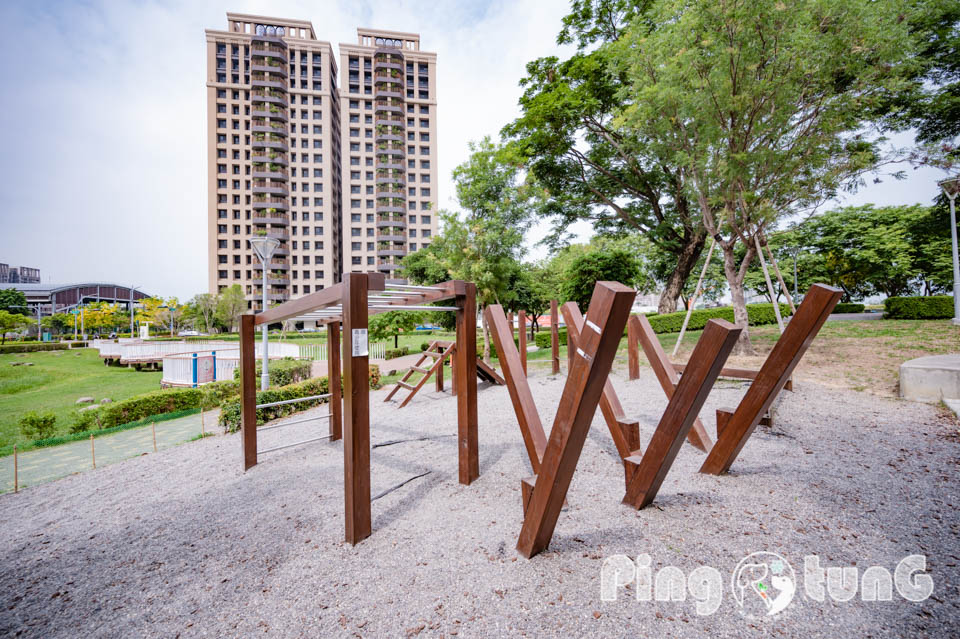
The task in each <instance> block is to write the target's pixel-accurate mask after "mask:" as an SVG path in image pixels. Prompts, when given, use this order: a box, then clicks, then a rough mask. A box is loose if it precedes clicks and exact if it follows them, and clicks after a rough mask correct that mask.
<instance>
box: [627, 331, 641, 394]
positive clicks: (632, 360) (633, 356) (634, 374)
mask: <svg viewBox="0 0 960 639" xmlns="http://www.w3.org/2000/svg"><path fill="white" fill-rule="evenodd" d="M639 342H640V334H639V326H638V324H637V323H636V322H633V321H629V320H628V321H627V371H628V375H627V376H628V378H629V379H631V380H634V379H640V348H639Z"/></svg>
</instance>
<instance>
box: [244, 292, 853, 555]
mask: <svg viewBox="0 0 960 639" xmlns="http://www.w3.org/2000/svg"><path fill="white" fill-rule="evenodd" d="M635 296H636V292H635V291H634V290H633V289H630V288H628V287H626V286H623V285H622V284H620V283H618V282H597V284H596V286H595V289H594V292H593V297H592V298H591V302H590V306H589V309H588V312H587V315H586V316H585V317H584V316H583V315H582V314H581V312H580V309H579V308H578V307H577V306H576V304H574V303H572V302H568V303H566V304H564V305H563V307H562V308H561V309H559V311H560V312H562V313H563V316H564V319H565V321H566V325H567V332H568V335H567V339H568V342H567V349H568V369H567V376H566V381H565V383H564V388H563V394H562V396H561V398H560V402H559V405H558V407H557V409H556V414H555V417H554V420H553V425H552V427H551V429H550V431H549V433H547V432H546V431H545V430H544V427H543V424H542V422H541V420H540V416H539V413H538V412H537V408H536V405H535V403H534V400H533V395H532V393H531V391H530V386H529V383H528V382H527V375H526V334H525V330H526V329H525V317H524V315H523V313H522V312H521V313H520V314H519V317H518V319H519V328H520V338H519V343H520V346H521V348H519V349H518V347H517V345H516V344H515V343H514V333H513V324H512V321H508V319H507V315H506V314H505V313H504V311H503V308H502V307H500V306H498V305H492V306H489V307H487V308H486V309H485V310H484V313H485V317H486V319H487V323H488V325H489V326H490V329H491V334H492V337H493V340H494V344H495V345H496V349H497V353H498V356H499V363H500V366H501V370H502V373H503V379H502V383H504V384H505V385H506V386H507V389H508V392H509V395H510V400H511V402H512V404H513V408H514V412H515V414H516V417H517V422H518V425H519V427H520V433H521V437H522V439H523V443H524V446H525V448H526V452H527V457H528V459H529V461H530V466H531V468H532V470H533V473H534V474H533V476H531V477H525V478H523V479H521V486H520V488H521V498H522V506H523V513H524V517H523V525H522V528H521V531H520V534H519V539H518V542H517V549H518V551H519V552H520V553H521V554H522V555H524V556H525V557H528V558H529V557H532V556H534V555H536V554H538V553H539V552H542V551H543V550H544V549H546V548H547V546H548V545H549V543H550V539H551V537H552V535H553V531H554V528H555V526H556V523H557V520H558V518H559V516H560V512H561V509H562V507H563V505H564V503H565V501H566V496H567V490H568V489H569V486H570V482H571V480H572V477H573V473H574V471H575V470H576V466H577V462H578V460H579V457H580V454H581V452H582V450H583V445H584V442H585V440H586V437H587V433H588V431H589V429H590V425H591V422H592V421H593V418H594V415H595V413H596V410H597V407H598V406H599V408H600V410H601V413H602V415H603V419H604V422H605V423H606V425H607V429H608V431H609V432H610V436H611V438H612V440H613V443H614V445H615V447H616V450H617V453H618V454H619V456H620V459H621V462H622V464H623V468H624V479H625V493H624V496H623V498H622V501H623V503H624V504H627V505H629V506H632V507H633V508H637V509H639V508H643V507H644V506H646V505H648V504H650V503H651V502H652V501H653V500H654V498H655V497H656V494H657V491H658V490H659V488H660V486H661V484H662V483H663V480H664V478H665V477H666V475H667V473H668V472H669V470H670V467H671V465H672V464H673V461H674V460H675V459H676V457H677V455H678V454H679V452H680V449H681V447H682V445H683V442H684V440H687V441H689V443H690V444H691V445H692V446H694V447H695V448H697V449H698V450H700V451H701V452H703V453H705V454H706V459H705V460H704V462H703V465H702V467H701V468H700V472H702V473H707V474H721V473H725V472H726V471H728V470H729V469H730V466H731V465H732V464H733V462H734V461H735V460H736V458H737V456H738V454H739V453H740V451H741V450H742V449H743V447H744V445H745V444H746V441H747V440H748V439H749V437H750V435H751V434H752V433H753V431H754V429H755V428H756V426H757V425H758V424H760V423H763V422H764V420H766V421H767V423H769V411H770V409H771V407H772V406H773V404H774V402H775V400H776V399H777V396H778V395H779V393H780V391H781V390H783V389H784V387H785V386H787V384H788V383H789V380H790V376H791V374H792V373H793V370H794V368H795V367H796V366H797V364H798V363H799V361H800V359H801V358H802V357H803V355H804V353H805V352H806V350H807V348H808V347H809V345H810V343H811V342H812V341H813V339H814V338H815V337H816V335H817V333H818V331H819V330H820V328H821V327H822V326H823V323H824V322H825V321H826V318H827V316H828V315H829V314H830V313H831V312H832V310H833V308H834V306H836V304H837V302H838V301H839V299H840V296H841V291H840V290H838V289H834V288H831V287H828V286H823V285H819V284H818V285H814V286H813V287H812V288H811V289H810V291H809V292H808V294H807V296H806V297H805V298H804V301H803V303H802V304H801V305H800V306H799V308H798V309H797V310H796V312H795V313H794V315H793V317H792V319H791V321H790V322H789V323H788V324H786V327H785V328H784V330H783V332H782V335H781V337H780V339H779V340H778V342H777V343H776V345H775V346H774V348H773V350H772V351H771V352H770V354H769V356H768V357H767V359H766V361H765V362H764V364H763V366H762V367H761V368H760V370H758V371H744V370H742V369H727V368H724V364H725V362H726V360H727V357H728V355H729V354H730V352H731V350H732V349H733V346H734V345H735V343H736V341H737V339H738V337H739V335H740V333H741V331H742V328H740V327H737V326H734V325H733V324H731V323H729V322H726V321H723V320H717V319H712V320H710V321H709V322H707V325H706V327H705V328H704V331H703V333H702V335H701V337H700V339H699V340H698V342H697V344H696V347H695V348H694V351H693V353H692V355H691V357H690V360H689V363H688V364H687V365H686V366H683V367H679V366H675V365H674V364H672V363H671V362H670V360H669V359H668V358H667V356H666V353H665V352H664V350H663V348H662V347H661V346H660V343H659V341H658V340H657V338H656V336H655V335H654V333H653V331H652V329H651V328H650V325H649V322H647V321H646V318H645V317H643V316H630V308H631V306H632V304H633V300H634V298H635ZM447 300H451V301H452V302H453V305H452V306H450V307H437V306H427V305H428V304H433V303H436V302H442V301H447ZM390 310H450V311H455V312H456V340H455V341H453V342H444V341H434V342H432V343H431V344H430V345H429V347H428V348H427V349H426V350H425V351H423V355H422V356H421V358H420V360H419V361H418V363H417V364H416V365H415V366H414V367H413V368H412V369H411V370H410V371H408V373H407V374H406V375H405V376H404V378H403V379H401V381H400V383H398V384H397V385H396V386H395V387H394V388H393V390H391V392H390V393H389V394H388V396H387V399H388V400H389V399H390V398H392V397H393V396H394V395H395V394H396V393H397V392H398V391H399V390H400V389H401V388H402V389H406V390H408V391H410V394H409V395H408V396H407V397H406V398H405V399H404V400H403V401H402V402H401V404H400V406H401V407H402V406H405V405H407V404H408V403H409V401H410V400H411V398H412V397H413V396H414V395H415V394H416V392H417V391H419V390H420V389H421V388H422V387H423V386H424V385H425V384H426V383H427V381H428V380H429V378H430V377H434V379H435V383H436V386H437V389H438V390H442V389H443V384H444V381H443V369H444V363H445V362H446V361H448V360H449V361H450V362H451V377H452V386H453V391H454V394H455V395H456V397H457V442H458V445H457V451H458V453H457V454H458V469H459V481H460V483H461V484H464V485H469V484H470V483H471V482H472V481H474V480H475V479H477V478H478V477H479V474H480V469H479V457H478V413H477V378H478V375H483V374H484V371H483V370H482V369H478V364H482V362H479V363H478V358H477V357H476V338H477V330H476V320H477V309H476V286H475V285H474V284H473V283H471V282H464V281H459V280H456V281H450V282H444V283H442V284H437V285H434V286H407V285H388V284H386V283H385V279H384V276H383V275H382V274H376V273H345V274H344V276H343V281H342V282H341V283H340V284H337V285H335V286H333V287H330V288H327V289H323V290H322V291H318V292H316V293H314V294H311V295H307V296H305V297H303V298H300V299H297V300H293V301H290V302H286V303H284V304H281V305H279V306H277V307H274V308H272V309H270V310H268V311H266V312H264V313H261V314H259V315H244V316H242V321H241V335H240V349H241V357H240V368H241V421H242V442H243V444H242V447H243V465H244V469H249V468H251V467H252V466H254V465H255V464H256V463H257V455H258V452H259V453H260V454H263V453H265V452H269V450H276V448H274V449H269V450H268V451H258V450H257V423H256V419H257V417H256V412H257V409H258V408H266V407H269V406H274V405H277V404H279V403H292V402H297V401H305V400H310V399H317V398H329V400H330V412H329V415H327V416H325V417H326V418H328V419H329V435H326V436H324V437H321V438H317V439H325V438H328V439H331V440H337V439H341V437H342V438H343V441H344V444H343V450H344V507H345V513H346V518H345V537H346V540H347V541H348V542H349V543H351V544H356V543H357V542H359V541H361V540H362V539H364V538H365V537H367V536H369V535H370V533H371V523H370V522H371V518H370V501H371V499H370V413H369V384H368V354H367V339H366V331H367V321H368V317H369V315H372V314H375V313H379V312H386V311H390ZM552 310H553V312H554V316H555V317H556V314H557V311H558V308H557V304H556V302H554V303H553V304H552ZM292 318H297V319H310V320H317V321H318V322H321V323H324V324H326V326H327V335H328V340H329V352H330V361H329V382H330V392H329V394H328V395H323V396H314V397H308V398H302V399H298V400H288V401H287V402H275V403H270V404H261V405H257V403H256V387H255V384H256V377H255V357H254V355H255V351H254V331H255V327H256V326H258V325H264V324H270V323H273V322H279V321H283V320H286V319H292ZM556 324H557V322H556V321H555V320H554V322H553V327H552V329H551V330H552V334H553V338H552V344H551V346H552V355H553V357H552V360H553V361H552V368H553V370H554V371H556V372H559V349H558V341H557V328H556ZM341 325H342V327H343V334H344V339H343V340H342V345H341V343H340V342H341V340H340V327H341ZM627 327H629V332H628V360H629V369H630V377H631V379H634V378H636V376H637V375H638V370H637V374H636V375H635V369H638V367H639V348H640V347H641V345H642V348H643V350H644V353H645V354H646V357H647V359H648V361H649V362H650V364H651V367H652V368H653V370H654V372H655V374H656V376H657V378H658V380H659V382H660V384H661V387H662V388H663V391H664V393H665V394H666V396H667V398H668V403H667V407H666V410H665V411H664V413H663V415H662V417H661V418H660V420H659V422H658V424H657V426H656V429H655V431H654V433H653V436H652V437H651V439H650V441H649V443H648V445H647V448H646V450H642V449H641V444H640V427H639V423H638V422H637V421H636V420H632V419H630V418H628V417H627V416H626V415H625V414H624V410H623V407H622V404H621V402H620V399H619V397H618V396H617V393H616V391H615V389H614V387H613V385H612V383H611V382H610V379H609V374H610V370H611V368H612V365H613V360H614V357H615V355H616V352H617V348H618V346H619V343H620V339H621V337H622V335H623V333H624V329H625V328H627ZM338 346H342V358H343V359H342V370H343V372H342V375H341V361H340V359H339V357H338V356H337V352H338V348H337V347H338ZM427 362H430V364H429V367H427V366H424V364H426V363H427ZM414 373H420V374H421V375H422V377H421V379H420V380H419V381H418V382H416V383H415V384H411V383H408V381H407V380H409V379H410V377H411V375H412V374H414ZM494 374H495V372H494ZM721 376H734V377H745V378H748V379H750V380H751V384H750V387H749V389H748V390H747V392H746V394H745V395H744V396H743V398H742V400H741V401H740V403H739V405H738V406H737V407H736V408H721V409H718V410H717V441H716V442H715V443H714V442H713V441H712V440H711V438H710V436H709V434H708V433H707V431H706V429H705V427H704V425H703V423H702V422H701V420H700V418H699V413H700V410H701V409H702V407H703V404H704V402H705V401H706V399H707V396H708V395H709V393H710V391H711V389H712V388H713V385H714V382H715V381H716V380H717V378H718V377H721ZM341 384H342V394H341ZM341 401H342V405H343V407H342V410H341ZM280 425H284V424H280ZM280 425H278V426H280ZM272 427H274V426H268V427H266V428H272ZM308 441H314V440H308ZM301 443H305V442H297V443H296V444H291V445H298V444H301ZM278 448H279V447H278Z"/></svg>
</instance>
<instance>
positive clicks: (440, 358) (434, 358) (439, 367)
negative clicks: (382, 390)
mask: <svg viewBox="0 0 960 639" xmlns="http://www.w3.org/2000/svg"><path fill="white" fill-rule="evenodd" d="M456 345H457V343H456V342H444V341H441V340H434V341H432V342H430V345H429V346H427V350H425V351H423V352H422V353H421V354H420V359H418V360H417V363H416V364H414V365H413V366H411V367H410V368H409V369H407V372H406V373H404V374H403V377H401V378H400V381H398V382H397V385H396V386H394V387H393V390H391V391H390V392H389V393H387V396H386V397H385V398H384V399H383V401H385V402H389V401H390V400H391V399H392V398H393V396H394V395H396V394H397V391H399V390H400V389H401V388H405V389H407V390H408V391H410V394H409V395H407V396H406V398H404V400H403V401H402V402H400V406H399V408H403V407H404V406H406V405H407V404H409V403H410V400H411V399H413V396H414V395H416V394H417V391H419V390H420V389H421V388H423V386H424V384H426V383H427V380H428V379H430V376H431V375H436V376H437V385H438V387H439V390H443V366H444V364H445V363H446V361H447V358H448V357H450V356H451V355H452V354H453V351H454V348H455V347H456ZM427 360H430V361H431V364H430V367H429V368H423V367H422V364H424V363H426V362H427ZM417 373H420V374H421V375H423V377H421V378H420V380H419V381H418V382H417V383H416V384H414V385H411V384H410V383H409V379H410V378H411V377H413V376H414V375H416V374H417Z"/></svg>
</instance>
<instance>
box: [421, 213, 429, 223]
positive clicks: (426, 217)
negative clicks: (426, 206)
mask: <svg viewBox="0 0 960 639" xmlns="http://www.w3.org/2000/svg"><path fill="white" fill-rule="evenodd" d="M420 223H421V224H429V223H430V216H429V215H421V216H420Z"/></svg>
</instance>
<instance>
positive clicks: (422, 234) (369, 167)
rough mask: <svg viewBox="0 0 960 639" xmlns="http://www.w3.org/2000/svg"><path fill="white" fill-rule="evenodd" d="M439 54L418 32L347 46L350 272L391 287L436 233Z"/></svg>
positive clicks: (367, 32) (360, 38)
mask: <svg viewBox="0 0 960 639" xmlns="http://www.w3.org/2000/svg"><path fill="white" fill-rule="evenodd" d="M436 67H437V54H436V53H429V52H426V51H421V50H420V36H419V34H416V33H401V32H397V31H380V30H375V29H357V42H356V43H355V44H349V43H342V42H341V43H340V68H341V69H344V70H345V73H346V81H345V82H343V86H342V90H341V92H340V117H341V118H342V120H341V124H340V130H341V131H342V133H343V193H344V195H343V198H344V202H343V244H344V246H343V257H344V270H351V271H381V272H384V273H386V274H387V281H388V282H390V281H394V282H402V281H403V280H401V279H399V278H398V277H397V275H396V273H395V271H396V269H397V268H399V262H400V260H401V259H402V258H403V256H404V255H406V254H407V253H410V252H413V251H416V250H418V249H421V248H423V247H425V246H428V245H429V244H430V242H431V241H433V240H432V238H433V236H434V235H436V233H437V223H438V220H437V214H436V209H437V70H436Z"/></svg>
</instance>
